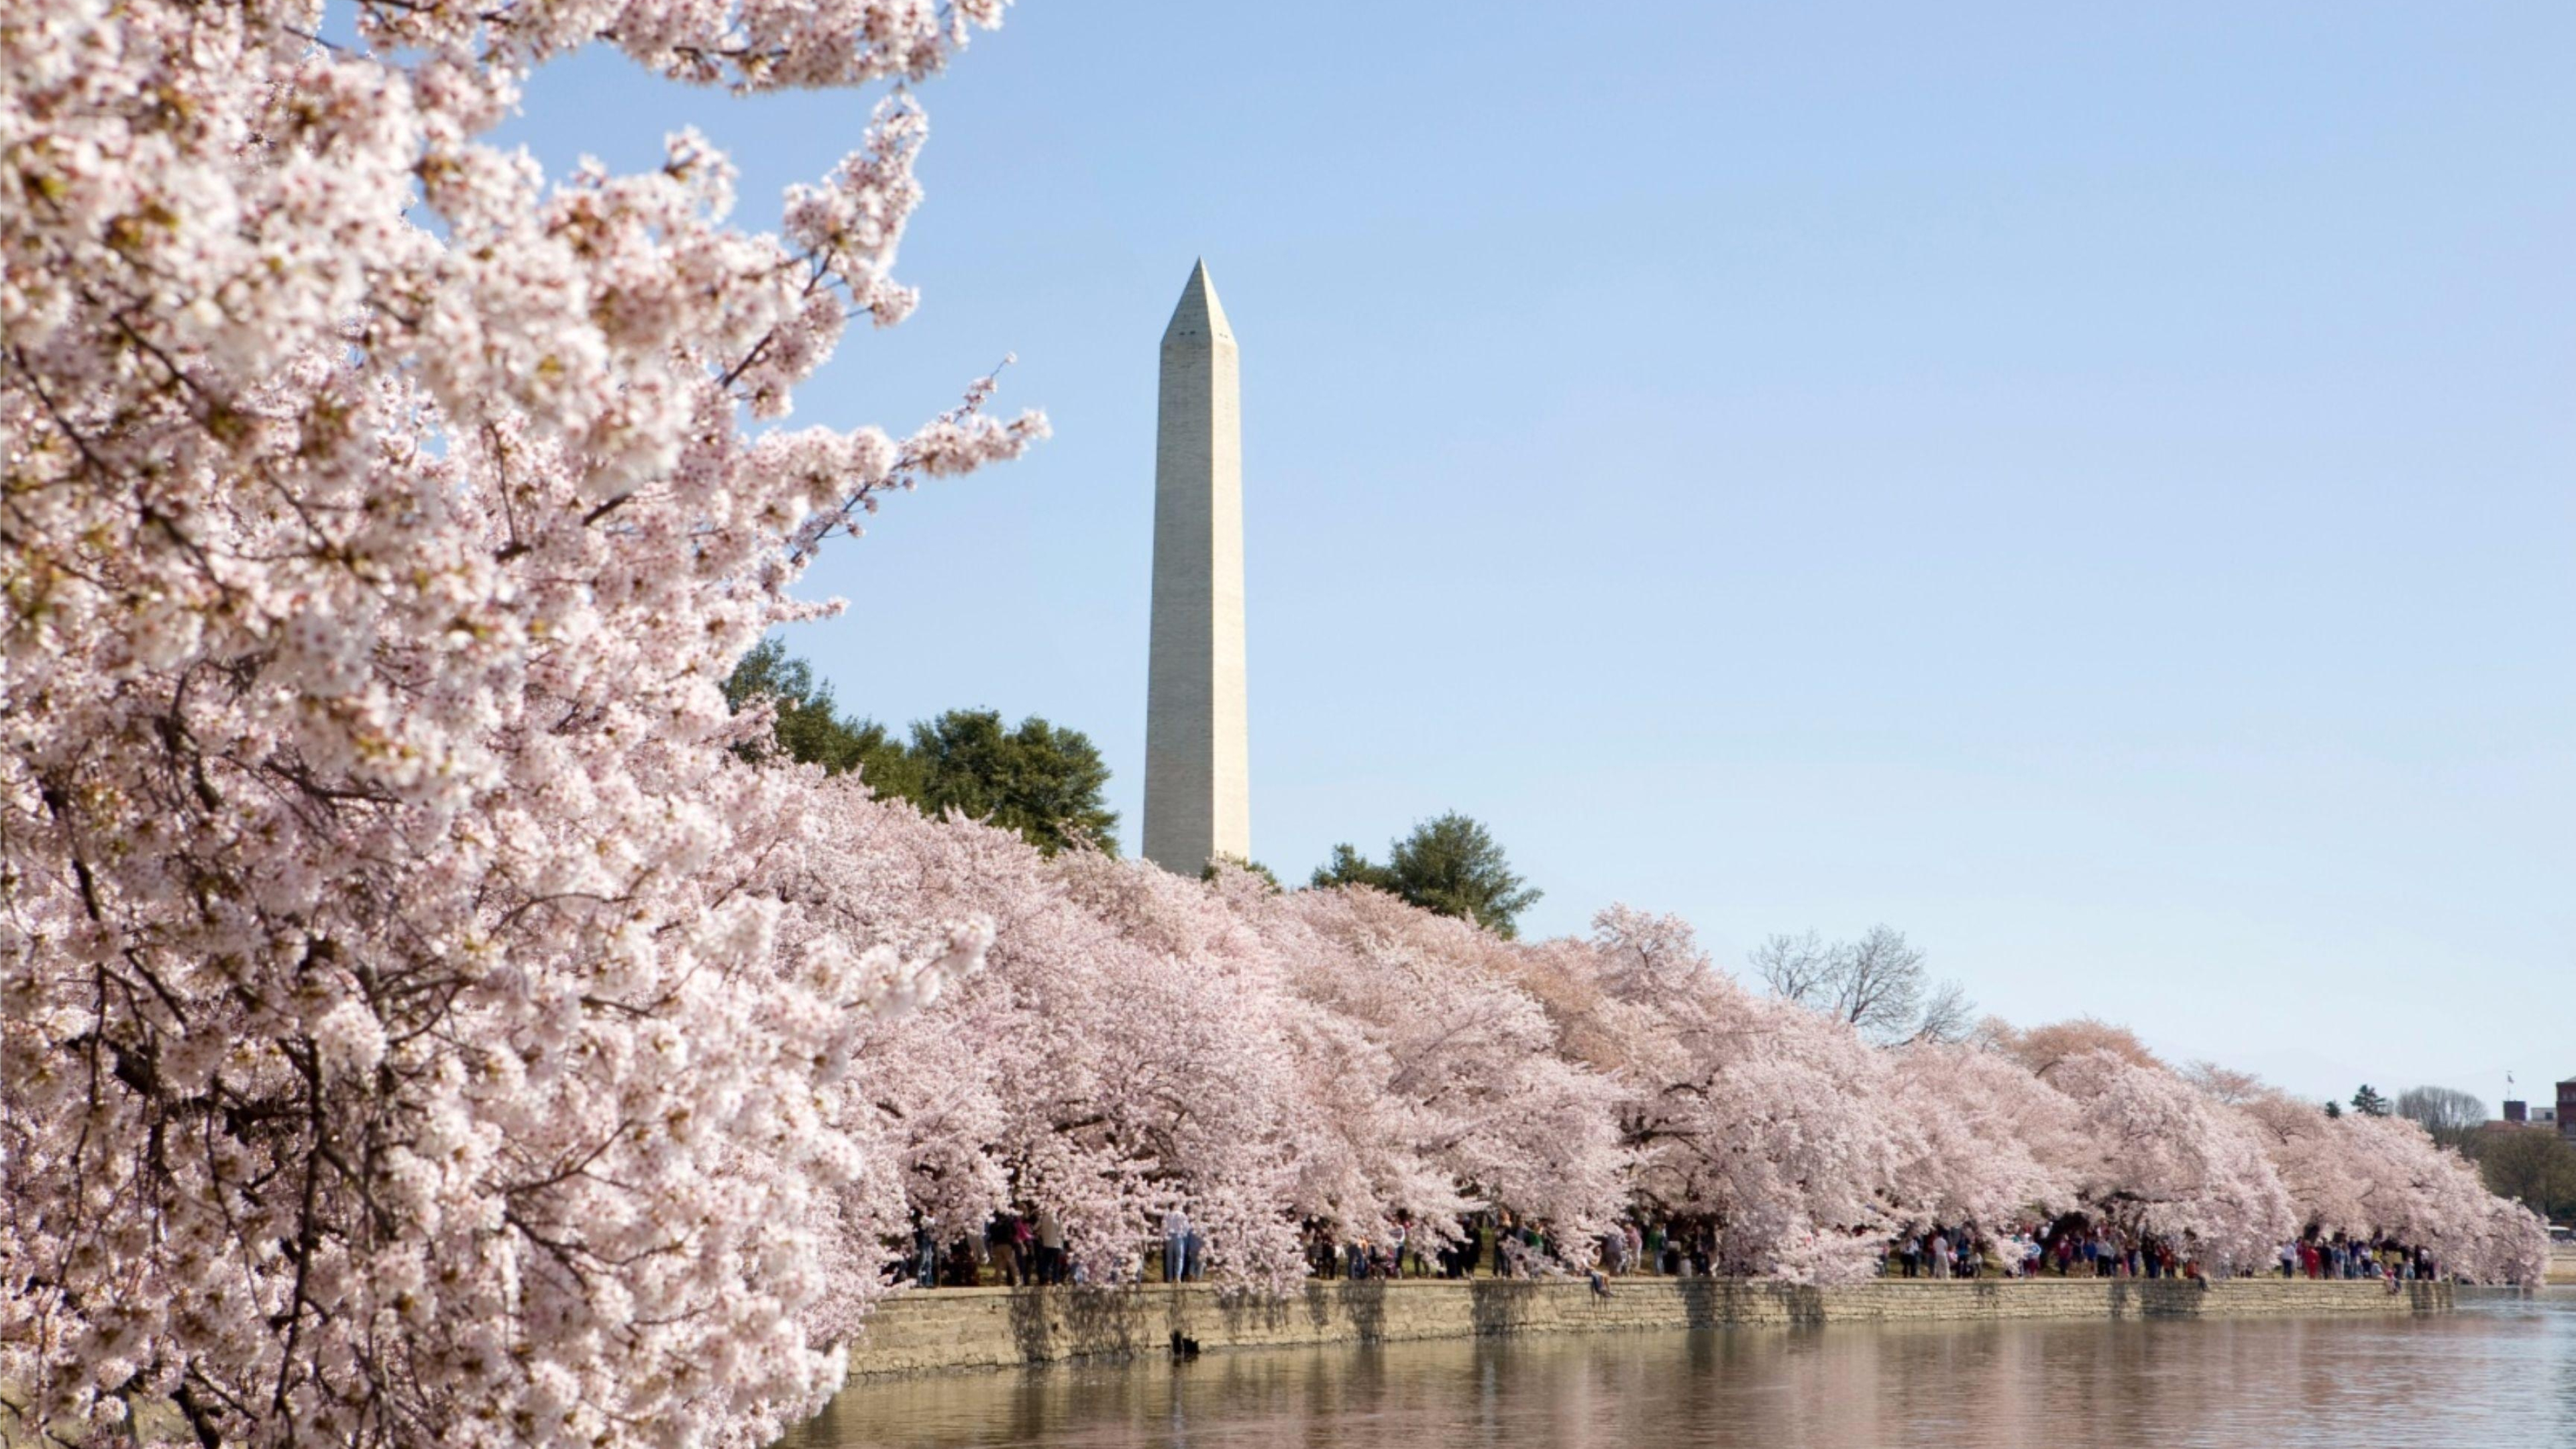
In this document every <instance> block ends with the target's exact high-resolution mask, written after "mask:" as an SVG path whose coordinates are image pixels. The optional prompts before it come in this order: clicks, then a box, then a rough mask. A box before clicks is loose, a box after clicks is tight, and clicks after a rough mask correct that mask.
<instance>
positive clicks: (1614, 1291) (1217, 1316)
mask: <svg viewBox="0 0 2576 1449" xmlns="http://www.w3.org/2000/svg"><path fill="white" fill-rule="evenodd" d="M2451 1302H2452V1298H2451V1289H2450V1287H2449V1285H2447V1284H2439V1283H2410V1284H2406V1285H2404V1288H2403V1291H2400V1292H2397V1293H2390V1292H2389V1291H2388V1289H2387V1287H2386V1286H2385V1285H2383V1284H2380V1283H2374V1282H2323V1281H2310V1280H2308V1279H2304V1278H2298V1279H2282V1278H2240V1279H2235V1280H2232V1281H2229V1282H2224V1283H2206V1284H2204V1283H2201V1282H2198V1281H2194V1280H2190V1279H2126V1278H2109V1279H2105V1278H2035V1279H1979V1280H1971V1281H1966V1282H1935V1281H1931V1280H1927V1279H1893V1280H1891V1279H1875V1280H1872V1281H1869V1282H1865V1283H1849V1284H1842V1285H1839V1286H1836V1287H1831V1288H1815V1287H1807V1286H1802V1285H1799V1284H1793V1283H1774V1282H1752V1281H1745V1280H1739V1279H1722V1278H1719V1279H1712V1278H1622V1279H1616V1280H1613V1281H1612V1283H1611V1285H1610V1292H1609V1295H1608V1296H1607V1297H1600V1296H1596V1295H1595V1294H1594V1293H1593V1292H1592V1290H1591V1288H1590V1286H1589V1285H1588V1284H1586V1283H1585V1282H1583V1281H1582V1280H1580V1279H1577V1280H1574V1281H1571V1282H1562V1281H1559V1282H1516V1281H1508V1280H1498V1279H1492V1278H1480V1279H1475V1280H1473V1281H1470V1282H1444V1281H1441V1280H1438V1279H1410V1280H1403V1281H1398V1282H1392V1283H1387V1282H1376V1283H1324V1282H1316V1283H1308V1284H1306V1285H1305V1286H1304V1288H1303V1290H1302V1291H1300V1292H1298V1293H1296V1294H1294V1295H1292V1296H1290V1297H1288V1298H1286V1299H1266V1298H1251V1297H1246V1296H1242V1295H1237V1294H1228V1293H1226V1292H1223V1291H1221V1290H1219V1289H1217V1288H1213V1287H1210V1286H1208V1285H1205V1284H1185V1285H1177V1286H1175V1285H1165V1284H1147V1285H1141V1286H1133V1287H1121V1288H1037V1289H1027V1288H1023V1289H1011V1288H940V1289H933V1290H930V1291H928V1292H911V1293H905V1294H902V1295H900V1296H898V1297H896V1298H894V1299H892V1300H890V1301H888V1302H886V1303H884V1304H881V1305H879V1306H878V1308H877V1310H876V1311H875V1312H874V1313H873V1314H871V1315H869V1318H868V1325H867V1330H866V1333H865V1336H864V1337H863V1338H862V1340H861V1341H860V1342H859V1343H857V1344H855V1345H853V1346H852V1348H851V1352H850V1371H851V1373H852V1374H853V1375H854V1376H859V1375H874V1374H889V1373H921V1372H930V1371H937V1370H943V1369H963V1368H1004V1367H1012V1366H1016V1365H1021V1364H1032V1363H1047V1362H1052V1361H1055V1360H1060V1359H1071V1358H1101V1357H1126V1356H1131V1355H1136V1354H1151V1353H1165V1352H1168V1351H1169V1347H1170V1344H1171V1338H1172V1335H1173V1334H1174V1333H1179V1334H1183V1335H1185V1336H1187V1337H1189V1338H1191V1339H1194V1340H1196V1341H1197V1343H1198V1344H1199V1346H1200V1347H1201V1348H1203V1349H1206V1350H1218V1349H1229V1348H1258V1347H1277V1346H1285V1345H1294V1344H1317V1343H1352V1342H1362V1343H1366V1342H1379V1343H1384V1342H1397V1341H1401V1340H1406V1339H1426V1338H1469V1337H1475V1336H1479V1335H1483V1334H1496V1333H1596V1332H1604V1331H1614V1330H1622V1329H1681V1328H1751V1327H1791V1326H1804V1325H1821V1324H1827V1323H1896V1322H1930V1321H1941V1320H1952V1321H1980V1320H1983V1321H1998V1322H1999V1321H2002V1320H2006V1319H2032V1318H2056V1319H2084V1318H2198V1317H2226V1318H2241V1317H2283V1316H2293V1315H2310V1314H2355V1313H2363V1314H2414V1313H2439V1312H2446V1311H2448V1310H2449V1309H2450V1307H2451Z"/></svg>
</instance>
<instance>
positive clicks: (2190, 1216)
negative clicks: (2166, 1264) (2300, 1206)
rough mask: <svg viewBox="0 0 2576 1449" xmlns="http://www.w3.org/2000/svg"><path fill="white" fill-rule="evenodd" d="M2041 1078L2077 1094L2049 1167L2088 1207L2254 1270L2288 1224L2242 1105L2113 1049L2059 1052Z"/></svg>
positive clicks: (2277, 1185) (2234, 1267) (2284, 1198)
mask: <svg viewBox="0 0 2576 1449" xmlns="http://www.w3.org/2000/svg"><path fill="white" fill-rule="evenodd" d="M2039 1076H2040V1077H2041V1079H2042V1080H2044V1081H2045V1082H2047V1083H2048V1085H2049V1086H2051V1087H2054V1088H2056V1089H2057V1090H2059V1091H2062V1092H2064V1093H2065V1094H2066V1095H2067V1096H2069V1097H2070V1098H2072V1099H2074V1101H2075V1103H2076V1107H2077V1111H2078V1113H2079V1119H2078V1120H2079V1124H2080V1126H2079V1130H2078V1131H2077V1132H2075V1133H2074V1134H2072V1136H2071V1137H2070V1138H2068V1139H2066V1140H2065V1146H2064V1154H2063V1155H2062V1156H2061V1157H2060V1159H2059V1161H2058V1162H2057V1163H2056V1166H2058V1167H2059V1168H2060V1170H2062V1171H2064V1172H2066V1173H2067V1174H2068V1175H2069V1176H2070V1177H2071V1178H2072V1180H2073V1181H2074V1183H2075V1187H2076V1192H2077V1195H2078V1197H2079V1198H2080V1199H2081V1201H2082V1202H2083V1203H2084V1205H2085V1206H2086V1207H2087V1208H2088V1209H2089V1210H2090V1211H2092V1212H2094V1213H2096V1214H2098V1215H2100V1216H2103V1217H2105V1218H2108V1219H2109V1220H2111V1221H2112V1222H2113V1223H2115V1224H2116V1225H2118V1226H2121V1227H2124V1228H2129V1229H2132V1230H2139V1231H2144V1232H2149V1233H2154V1234H2156V1235H2157V1236H2159V1237H2162V1238H2165V1239H2167V1240H2169V1241H2172V1242H2176V1243H2181V1244H2185V1245H2187V1247H2188V1248H2189V1250H2190V1252H2191V1254H2192V1256H2194V1257H2196V1258H2197V1259H2199V1261H2200V1262H2201V1263H2202V1264H2203V1266H2205V1267H2208V1268H2210V1269H2213V1270H2222V1271H2238V1272H2241V1271H2245V1270H2248V1269H2255V1268H2259V1267H2261V1266H2262V1265H2263V1264H2264V1263H2265V1262H2267V1261H2268V1260H2269V1258H2270V1255H2271V1254H2272V1252H2273V1250H2274V1249H2276V1248H2277V1247H2278V1246H2279V1245H2280V1244H2281V1243H2283V1242H2285V1241H2287V1240H2288V1239H2289V1238H2290V1236H2291V1235H2292V1234H2293V1233H2294V1232H2296V1231H2297V1228H2298V1221H2297V1218H2296V1216H2295V1214H2294V1213H2293V1211H2292V1209H2291V1205H2290V1197H2289V1194H2288V1192H2287V1191H2286V1190H2284V1189H2283V1187H2282V1185H2281V1179H2280V1176H2279V1174H2278V1173H2276V1172H2275V1171H2274V1170H2273V1167H2272V1163H2271V1159H2270V1158H2269V1157H2268V1156H2266V1155H2265V1153H2264V1151H2263V1144H2262V1142H2261V1140H2260V1139H2259V1137H2258V1136H2257V1135H2256V1133H2255V1131H2254V1129H2253V1126H2252V1124H2251V1123H2249V1122H2248V1121H2246V1120H2245V1118H2244V1116H2243V1115H2242V1114H2241V1113H2238V1112H2236V1111H2234V1110H2232V1109H2230V1108H2228V1107H2227V1106H2225V1105H2224V1104H2222V1103H2219V1102H2216V1101H2213V1100H2211V1099H2210V1098H2209V1097H2207V1096H2205V1095H2203V1094H2202V1093H2201V1092H2199V1091H2198V1090H2196V1089H2195V1088H2193V1087H2192V1086H2191V1085H2190V1084H2189V1083H2187V1082H2184V1081H2183V1080H2182V1079H2181V1078H2179V1077H2176V1076H2174V1075H2173V1074H2172V1073H2170V1072H2167V1071H2165V1070H2164V1069H2162V1068H2161V1067H2155V1066H2144V1065H2140V1064H2139V1063H2138V1062H2136V1061H2134V1060H2132V1059H2131V1058H2130V1057H2129V1056H2128V1055H2127V1054H2124V1053H2123V1052H2120V1051H2118V1050H2115V1049H2112V1048H2110V1047H2094V1048H2090V1049H2087V1050H2083V1051H2078V1052H2075V1053H2073V1054H2071V1055H2067V1056H2061V1057H2057V1058H2055V1059H2054V1060H2052V1061H2051V1062H2050V1064H2049V1066H2048V1068H2047V1069H2046V1070H2045V1071H2043V1072H2041V1073H2039Z"/></svg>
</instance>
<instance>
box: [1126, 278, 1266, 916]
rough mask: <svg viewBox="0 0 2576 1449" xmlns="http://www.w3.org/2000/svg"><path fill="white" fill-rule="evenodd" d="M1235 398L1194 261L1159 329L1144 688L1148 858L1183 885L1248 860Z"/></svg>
mask: <svg viewBox="0 0 2576 1449" xmlns="http://www.w3.org/2000/svg"><path fill="white" fill-rule="evenodd" d="M1238 392H1239V389H1238V385H1237V368H1236V357H1235V349H1234V329H1233V328H1231V327H1229V326H1227V325H1226V321H1225V309H1224V308H1223V307H1221V306H1218V305H1217V300H1216V288H1215V286H1214V285H1213V284H1211V283H1210V282H1209V281H1208V274H1207V263H1206V262H1204V261H1202V262H1200V263H1199V264H1198V266H1197V267H1196V268H1194V269H1192V271H1191V272H1190V280H1189V285H1188V286H1186V287H1184V288H1182V290H1181V304H1180V305H1179V306H1178V307H1175V308H1173V309H1172V321H1171V325H1169V326H1167V327H1165V328H1164V329H1163V384H1162V399H1161V405H1160V409H1159V413H1158V416H1157V419H1156V429H1155V435H1154V638H1153V652H1152V655H1151V657H1150V658H1149V660H1148V661H1147V664H1146V684H1145V858H1146V859H1147V860H1150V861H1152V862H1154V863H1155V864H1156V865H1159V866H1161V867H1163V868H1164V869H1165V870H1171V871H1178V872H1180V873H1182V874H1184V875H1197V874H1198V873H1199V872H1200V871H1201V870H1202V869H1204V868H1205V867H1206V865H1207V863H1208V861H1209V860H1210V859H1211V858H1213V857H1216V856H1220V855H1228V856H1233V857H1235V858H1236V859H1239V860H1249V859H1250V858H1251V856H1252V786H1251V763H1250V758H1249V756H1250V749H1249V746H1248V744H1247V743H1246V733H1245V723H1244V701H1243V428H1242V421H1241V417H1240V414H1239V410H1238V401H1239V398H1238Z"/></svg>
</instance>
